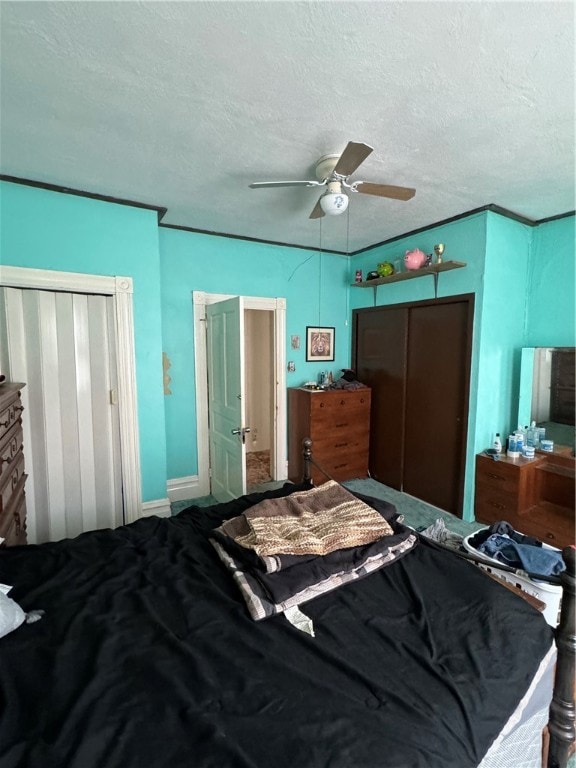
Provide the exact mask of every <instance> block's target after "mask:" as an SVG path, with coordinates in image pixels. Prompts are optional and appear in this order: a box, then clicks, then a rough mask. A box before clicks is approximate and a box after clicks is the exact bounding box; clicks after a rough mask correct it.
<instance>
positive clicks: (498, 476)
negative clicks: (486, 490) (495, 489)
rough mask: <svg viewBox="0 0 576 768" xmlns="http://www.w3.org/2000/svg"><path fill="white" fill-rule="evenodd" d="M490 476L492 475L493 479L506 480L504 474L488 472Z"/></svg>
mask: <svg viewBox="0 0 576 768" xmlns="http://www.w3.org/2000/svg"><path fill="white" fill-rule="evenodd" d="M487 474H488V477H491V478H492V479H493V480H504V478H503V477H502V475H495V474H494V473H493V472H488V473H487Z"/></svg>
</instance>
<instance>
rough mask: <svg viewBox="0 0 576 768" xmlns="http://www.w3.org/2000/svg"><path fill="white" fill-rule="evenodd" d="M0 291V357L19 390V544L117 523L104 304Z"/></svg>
mask: <svg viewBox="0 0 576 768" xmlns="http://www.w3.org/2000/svg"><path fill="white" fill-rule="evenodd" d="M1 290H2V291H3V296H2V297H1V298H2V304H3V307H2V310H3V311H2V314H3V319H5V321H6V326H5V334H3V335H4V339H3V340H4V342H5V343H6V346H7V355H6V354H3V358H4V359H6V357H7V361H8V366H9V375H10V378H11V379H12V381H22V382H24V383H25V384H26V386H25V387H24V389H23V390H22V398H23V405H24V407H25V411H24V414H23V428H24V455H25V461H26V471H27V473H28V481H27V483H26V506H27V511H28V542H29V543H41V542H43V541H49V540H50V541H56V540H58V539H62V538H65V537H72V536H76V535H77V534H79V533H82V532H83V531H89V530H93V529H95V528H107V527H115V526H118V525H121V524H122V523H123V510H122V479H121V462H120V431H119V422H118V406H117V405H116V402H117V398H116V387H117V378H116V350H115V343H114V340H115V334H114V305H113V299H112V297H109V296H94V295H87V294H77V293H65V292H53V291H37V290H29V289H19V288H3V289H1Z"/></svg>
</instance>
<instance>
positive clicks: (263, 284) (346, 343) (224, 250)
mask: <svg viewBox="0 0 576 768" xmlns="http://www.w3.org/2000/svg"><path fill="white" fill-rule="evenodd" d="M160 255H161V260H160V262H161V280H162V327H163V337H164V352H165V353H166V354H167V355H168V357H169V359H170V362H171V367H170V370H169V375H170V377H171V379H172V381H171V383H170V390H171V392H172V394H171V395H167V396H166V398H165V402H166V406H165V407H166V430H167V446H168V453H167V462H168V477H186V476H189V475H195V474H196V473H197V471H198V456H197V439H196V423H197V422H196V405H195V398H196V389H195V384H194V328H193V314H192V312H193V310H192V291H204V292H206V293H220V294H231V295H242V296H261V297H266V298H285V299H286V360H287V362H288V361H293V362H294V364H295V366H296V370H295V371H294V373H287V374H286V382H287V385H288V386H289V387H294V386H299V385H300V384H302V383H304V382H305V381H308V380H316V378H317V376H318V373H319V372H320V371H321V370H331V371H332V373H333V374H334V375H336V374H339V372H340V369H341V368H345V367H347V366H348V365H349V361H350V333H349V328H348V322H349V314H350V313H349V312H348V309H347V304H348V283H349V280H350V275H349V259H348V258H346V257H342V256H338V255H336V254H331V253H319V252H318V251H308V250H303V249H298V248H286V247H281V246H274V245H266V244H262V243H254V242H250V241H244V240H238V239H233V238H227V237H214V236H211V235H203V234H197V233H194V232H187V231H185V230H176V229H169V228H165V227H161V228H160ZM307 325H322V326H332V327H334V328H335V342H336V343H335V351H336V354H335V360H334V362H333V363H307V362H306V326H307ZM292 335H298V336H300V349H299V350H293V349H291V347H290V337H291V336H292Z"/></svg>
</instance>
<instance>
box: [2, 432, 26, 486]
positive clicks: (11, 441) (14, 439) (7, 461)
mask: <svg viewBox="0 0 576 768" xmlns="http://www.w3.org/2000/svg"><path fill="white" fill-rule="evenodd" d="M21 450H22V425H21V424H20V423H19V422H16V423H15V424H14V425H13V426H12V428H11V429H10V430H8V432H7V433H6V435H5V436H4V438H3V439H2V440H1V441H0V487H1V486H2V485H3V484H4V481H5V475H6V474H7V473H8V472H9V471H10V465H11V464H12V463H13V461H14V459H15V457H16V455H17V454H18V452H19V451H21Z"/></svg>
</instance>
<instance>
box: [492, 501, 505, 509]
mask: <svg viewBox="0 0 576 768" xmlns="http://www.w3.org/2000/svg"><path fill="white" fill-rule="evenodd" d="M488 503H489V504H490V506H491V507H496V509H506V507H505V506H504V504H498V502H497V501H489V502H488Z"/></svg>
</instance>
